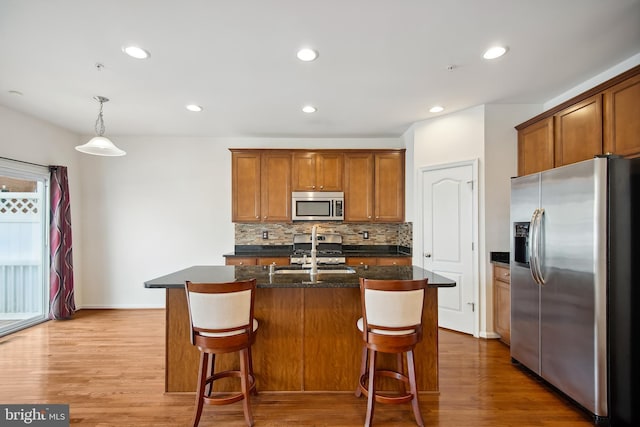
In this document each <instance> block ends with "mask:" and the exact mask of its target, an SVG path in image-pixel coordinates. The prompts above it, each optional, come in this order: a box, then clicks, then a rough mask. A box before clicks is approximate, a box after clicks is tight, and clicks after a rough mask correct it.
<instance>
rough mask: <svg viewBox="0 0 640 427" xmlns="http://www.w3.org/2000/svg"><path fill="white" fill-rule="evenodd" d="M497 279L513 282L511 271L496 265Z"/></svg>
mask: <svg viewBox="0 0 640 427" xmlns="http://www.w3.org/2000/svg"><path fill="white" fill-rule="evenodd" d="M493 271H494V273H495V277H494V278H495V279H496V280H500V281H501V282H505V283H511V272H510V270H509V269H508V268H506V267H499V266H497V265H496V266H494V270H493Z"/></svg>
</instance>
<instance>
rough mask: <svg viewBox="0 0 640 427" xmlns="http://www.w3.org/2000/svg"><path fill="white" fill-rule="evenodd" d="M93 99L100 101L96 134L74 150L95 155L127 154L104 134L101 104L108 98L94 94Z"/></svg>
mask: <svg viewBox="0 0 640 427" xmlns="http://www.w3.org/2000/svg"><path fill="white" fill-rule="evenodd" d="M93 99H95V100H96V101H98V102H99V103H100V112H99V113H98V119H97V120H96V124H95V131H96V134H97V136H94V137H93V138H91V139H90V140H89V142H87V143H86V144H84V145H78V146H77V147H76V150H78V151H80V152H82V153H86V154H93V155H96V156H124V155H125V154H127V153H126V152H125V151H123V150H121V149H119V148H118V147H116V146H115V145H114V144H113V142H111V140H109V138H107V137H105V136H103V135H104V119H103V118H102V104H104V103H105V102H109V98H105V97H104V96H95V97H94V98H93Z"/></svg>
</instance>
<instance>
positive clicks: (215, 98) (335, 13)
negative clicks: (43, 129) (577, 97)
mask: <svg viewBox="0 0 640 427" xmlns="http://www.w3.org/2000/svg"><path fill="white" fill-rule="evenodd" d="M129 43H133V44H138V45H140V46H142V47H144V48H145V49H147V50H149V51H150V52H151V58H150V59H148V60H135V59H132V58H130V57H128V56H126V55H124V54H123V53H122V51H121V47H122V46H123V45H125V44H129ZM496 43H502V44H505V45H507V46H508V47H509V52H508V53H507V55H505V56H504V57H502V58H499V59H497V60H494V61H491V62H489V61H486V60H484V59H482V53H483V51H484V50H485V49H486V48H488V47H489V46H491V45H493V44H496ZM303 46H310V47H313V48H315V49H317V50H318V51H319V53H320V56H319V58H318V59H317V60H316V61H314V62H311V63H303V62H301V61H299V60H298V59H296V51H297V50H298V49H299V48H300V47H303ZM638 52H640V0H315V1H311V0H181V1H176V0H128V1H125V0H110V1H105V0H101V1H96V0H0V104H2V105H5V106H7V107H9V108H12V109H15V110H18V111H22V112H26V113H28V114H30V115H33V116H35V117H39V118H41V119H44V120H47V121H49V122H52V123H55V124H57V125H59V126H62V127H64V128H67V129H69V130H72V131H74V132H78V133H82V134H91V133H93V127H94V122H95V119H96V117H97V112H98V103H97V102H96V101H94V100H93V96H95V95H102V96H106V97H108V98H110V99H111V101H110V102H108V103H107V104H105V106H104V118H105V124H106V135H107V136H113V135H173V136H175V135H182V136H261V137H389V136H399V135H401V134H402V133H403V132H404V131H405V130H406V129H407V128H408V127H409V126H410V125H411V124H412V123H414V122H416V121H420V120H424V119H428V118H432V117H435V116H437V115H434V114H432V113H429V108H430V107H431V106H433V105H435V104H441V105H443V106H444V107H445V108H446V110H445V112H443V113H440V115H442V114H447V113H450V112H453V111H457V110H461V109H465V108H468V107H472V106H476V105H481V104H486V103H538V104H540V103H543V102H545V101H548V100H549V99H551V98H553V97H555V96H557V95H559V94H561V93H562V92H564V91H566V90H568V89H570V88H572V87H574V86H575V85H576V84H579V83H581V82H583V81H585V80H587V79H589V78H591V77H593V76H595V75H597V74H598V73H600V72H602V71H605V70H606V69H608V68H610V67H612V66H614V65H616V64H618V63H619V62H621V61H623V60H625V59H627V58H630V57H631V56H633V55H635V54H637V53H638ZM96 63H102V64H104V68H103V69H102V71H98V69H97V68H96V66H95V64H96ZM451 65H452V66H454V69H453V70H452V71H448V70H447V67H448V66H451ZM12 90H14V91H20V92H22V93H23V95H22V96H19V95H14V94H11V93H9V91H12ZM188 103H196V104H199V105H202V106H203V107H204V111H203V112H201V113H191V112H188V111H187V110H186V109H185V108H184V105H185V104H188ZM305 104H313V105H315V106H316V107H317V108H318V112H316V113H314V114H305V113H302V112H301V107H302V106H303V105H305Z"/></svg>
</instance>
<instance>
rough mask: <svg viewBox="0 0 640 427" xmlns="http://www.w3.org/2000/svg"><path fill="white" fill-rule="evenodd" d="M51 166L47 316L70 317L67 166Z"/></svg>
mask: <svg viewBox="0 0 640 427" xmlns="http://www.w3.org/2000/svg"><path fill="white" fill-rule="evenodd" d="M50 170H51V218H50V220H51V225H50V229H49V232H50V242H51V246H50V248H51V249H50V250H51V269H50V271H49V275H50V285H51V289H50V294H49V318H50V319H70V318H71V317H72V316H73V313H75V311H76V304H75V301H74V298H73V258H72V256H71V255H72V252H71V207H70V202H69V180H68V178H67V168H66V167H64V166H52V167H51V168H50Z"/></svg>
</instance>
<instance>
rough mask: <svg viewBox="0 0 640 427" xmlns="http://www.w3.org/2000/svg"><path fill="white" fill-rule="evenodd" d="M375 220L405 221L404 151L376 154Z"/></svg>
mask: <svg viewBox="0 0 640 427" xmlns="http://www.w3.org/2000/svg"><path fill="white" fill-rule="evenodd" d="M374 189H375V197H374V208H373V214H374V221H375V222H402V221H404V151H402V152H397V151H396V152H390V153H379V154H376V155H375V174H374Z"/></svg>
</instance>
